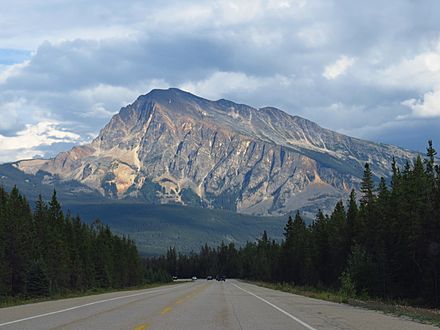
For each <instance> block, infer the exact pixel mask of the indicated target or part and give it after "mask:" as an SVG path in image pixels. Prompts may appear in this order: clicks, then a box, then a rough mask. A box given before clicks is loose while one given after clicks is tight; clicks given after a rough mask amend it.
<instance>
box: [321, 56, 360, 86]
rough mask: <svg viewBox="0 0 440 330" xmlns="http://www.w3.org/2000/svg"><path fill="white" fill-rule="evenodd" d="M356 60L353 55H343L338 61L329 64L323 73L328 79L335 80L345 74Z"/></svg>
mask: <svg viewBox="0 0 440 330" xmlns="http://www.w3.org/2000/svg"><path fill="white" fill-rule="evenodd" d="M354 62H355V59H354V58H353V57H348V56H345V55H344V56H341V57H340V58H339V59H338V60H337V61H336V62H334V63H332V64H329V65H327V66H326V67H325V68H324V72H323V73H322V75H323V76H324V78H326V79H327V80H333V79H336V78H338V77H339V76H341V75H343V74H344V73H345V72H346V71H347V70H348V69H349V68H350V67H351V66H352V65H353V64H354Z"/></svg>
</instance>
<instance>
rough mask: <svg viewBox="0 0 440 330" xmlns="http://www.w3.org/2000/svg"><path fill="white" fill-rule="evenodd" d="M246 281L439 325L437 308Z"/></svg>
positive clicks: (281, 284) (336, 292) (288, 285)
mask: <svg viewBox="0 0 440 330" xmlns="http://www.w3.org/2000/svg"><path fill="white" fill-rule="evenodd" d="M248 282H249V283H252V284H255V285H258V286H261V287H265V288H269V289H274V290H278V291H284V292H289V293H293V294H297V295H301V296H306V297H310V298H315V299H321V300H326V301H332V302H336V303H341V304H342V303H344V304H349V305H352V306H356V307H362V308H367V309H371V310H376V311H381V312H383V313H386V314H392V315H395V316H399V317H405V318H409V319H411V320H413V321H416V322H420V323H425V324H432V325H435V326H438V327H440V310H438V309H429V308H421V307H414V306H410V305H407V304H405V303H404V302H396V301H380V300H374V299H370V298H368V297H357V298H348V297H346V296H345V295H343V294H341V293H340V292H339V291H332V290H321V289H317V288H314V287H299V286H293V285H291V284H287V283H267V282H254V281H248Z"/></svg>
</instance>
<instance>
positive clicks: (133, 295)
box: [0, 287, 174, 327]
mask: <svg viewBox="0 0 440 330" xmlns="http://www.w3.org/2000/svg"><path fill="white" fill-rule="evenodd" d="M167 289H174V287H172V288H164V289H160V290H154V291H147V292H140V293H135V294H130V295H127V296H122V297H115V298H110V299H104V300H98V301H94V302H91V303H88V304H84V305H79V306H74V307H70V308H66V309H61V310H58V311H54V312H49V313H44V314H39V315H34V316H29V317H26V318H24V319H19V320H14V321H9V322H5V323H0V327H3V326H5V325H10V324H14V323H18V322H24V321H29V320H32V319H37V318H40V317H45V316H50V315H54V314H59V313H64V312H68V311H71V310H74V309H79V308H83V307H87V306H92V305H97V304H102V303H105V302H109V301H114V300H120V299H125V298H131V297H136V296H141V295H145V294H150V293H156V292H162V291H166V290H167Z"/></svg>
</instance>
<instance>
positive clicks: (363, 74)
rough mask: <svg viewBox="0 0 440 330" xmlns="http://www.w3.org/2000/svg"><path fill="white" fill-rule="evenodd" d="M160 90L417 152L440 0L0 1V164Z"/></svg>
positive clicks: (433, 102)
mask: <svg viewBox="0 0 440 330" xmlns="http://www.w3.org/2000/svg"><path fill="white" fill-rule="evenodd" d="M168 87H177V88H181V89H184V90H186V91H189V92H192V93H195V94H197V95H199V96H201V97H205V98H208V99H212V100H216V99H220V98H226V99H230V100H232V101H235V102H237V103H245V104H248V105H251V106H254V107H256V108H259V107H263V106H275V107H278V108H280V109H282V110H284V111H286V112H288V113H290V114H292V115H299V116H302V117H304V118H307V119H310V120H312V121H315V122H316V123H318V124H319V125H321V126H323V127H325V128H329V129H332V130H335V131H338V132H341V133H344V134H347V135H351V136H354V137H358V138H363V139H367V140H372V141H375V142H381V143H390V144H395V145H398V146H401V147H404V148H407V149H412V150H418V151H424V150H425V147H426V144H427V140H428V139H432V140H434V146H435V145H440V1H437V0H424V1H415V0H387V1H382V0H370V1H352V0H333V1H332V0H314V1H313V0H268V1H259V0H249V1H248V0H241V1H240V0H235V1H229V0H224V1H207V0H206V1H200V0H199V1H193V0H186V1H177V0H173V1H164V0H162V1H157V0H149V1H144V0H142V1H137V0H132V1H129V0H126V1H119V0H105V1H101V0H94V1H90V0H87V1H86V0H76V1H69V0H14V1H6V0H0V163H1V162H10V161H15V160H18V159H24V158H35V157H51V156H53V155H54V154H56V153H57V152H59V151H62V150H67V149H69V148H70V147H71V146H73V145H75V144H81V143H87V142H89V141H90V140H91V139H93V137H95V136H96V135H97V134H98V133H99V130H100V129H101V128H102V127H103V126H104V125H105V124H106V123H107V122H108V121H109V119H110V118H111V116H112V115H113V114H115V113H117V112H118V111H119V109H120V108H121V107H122V106H125V105H127V104H129V103H132V102H133V101H134V100H135V99H136V98H137V96H139V95H141V94H146V93H148V92H149V91H150V90H151V89H153V88H168ZM439 148H440V147H439Z"/></svg>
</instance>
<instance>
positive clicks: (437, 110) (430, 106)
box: [399, 88, 440, 119]
mask: <svg viewBox="0 0 440 330" xmlns="http://www.w3.org/2000/svg"><path fill="white" fill-rule="evenodd" d="M402 105H404V106H407V107H408V108H410V109H411V111H412V112H411V115H410V116H414V117H427V118H431V117H440V88H438V89H436V90H433V91H430V92H427V93H425V94H424V95H423V97H422V98H421V99H414V98H413V99H409V100H405V101H403V102H402ZM405 117H407V116H400V117H399V119H401V118H405Z"/></svg>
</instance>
